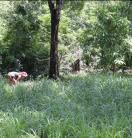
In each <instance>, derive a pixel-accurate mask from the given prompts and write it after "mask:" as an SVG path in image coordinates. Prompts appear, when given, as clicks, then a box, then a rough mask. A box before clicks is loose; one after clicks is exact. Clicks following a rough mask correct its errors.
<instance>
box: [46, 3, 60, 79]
mask: <svg viewBox="0 0 132 138" xmlns="http://www.w3.org/2000/svg"><path fill="white" fill-rule="evenodd" d="M48 4H49V8H50V13H51V48H50V68H49V78H52V79H57V78H58V77H59V61H58V28H59V21H60V11H61V6H62V0H56V6H55V1H53V0H48Z"/></svg>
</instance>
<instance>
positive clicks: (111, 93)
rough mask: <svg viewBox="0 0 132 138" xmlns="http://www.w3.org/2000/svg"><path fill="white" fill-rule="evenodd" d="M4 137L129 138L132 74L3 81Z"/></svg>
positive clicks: (0, 121) (0, 118) (0, 116)
mask: <svg viewBox="0 0 132 138" xmlns="http://www.w3.org/2000/svg"><path fill="white" fill-rule="evenodd" d="M0 88H1V89H0V138H131V137H132V78H130V77H129V78H127V77H124V78H121V77H117V76H108V75H87V76H76V77H69V78H66V79H64V81H52V80H47V79H43V80H41V81H32V82H30V81H27V82H23V83H20V84H19V85H17V86H16V87H11V86H9V85H8V84H7V83H6V82H5V81H3V80H0Z"/></svg>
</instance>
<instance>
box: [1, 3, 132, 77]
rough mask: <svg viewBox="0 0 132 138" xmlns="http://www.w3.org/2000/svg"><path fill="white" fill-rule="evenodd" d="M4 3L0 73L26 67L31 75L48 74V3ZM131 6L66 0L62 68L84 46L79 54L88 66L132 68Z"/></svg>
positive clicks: (62, 21)
mask: <svg viewBox="0 0 132 138" xmlns="http://www.w3.org/2000/svg"><path fill="white" fill-rule="evenodd" d="M0 8H1V16H0V18H1V22H0V24H1V27H0V47H1V48H0V53H1V72H2V73H7V72H8V71H11V70H26V71H27V72H28V73H29V74H30V75H32V76H38V75H40V74H45V75H46V74H47V73H48V67H49V49H50V12H49V7H48V4H47V2H43V1H36V2H35V1H13V2H9V1H6V2H1V3H0ZM7 9H8V10H7ZM131 10H132V8H131V2H129V1H127V2H124V1H123V2H122V1H118V2H114V1H107V2H106V1H105V2H101V1H98V2H97V1H89V2H85V1H84V2H81V4H80V2H75V1H73V2H72V1H71V2H65V3H64V4H63V9H62V11H61V19H60V26H59V63H60V71H61V72H64V71H66V70H68V71H70V70H71V69H70V68H71V64H72V63H73V62H74V61H75V60H76V59H77V58H78V53H79V52H80V51H81V50H82V51H83V54H80V55H81V56H80V55H79V58H81V61H82V62H83V65H86V66H85V67H86V68H87V67H88V68H94V69H103V70H107V71H108V70H110V69H111V70H113V71H117V70H119V69H120V68H122V69H124V68H131V65H132V62H131V61H132V60H131V58H132V53H131V51H132V50H131V49H132V48H131V47H132V46H131V32H132V31H131V21H132V17H131V16H132V15H131ZM78 49H79V50H78ZM113 67H114V69H113Z"/></svg>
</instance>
